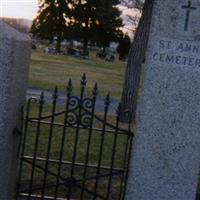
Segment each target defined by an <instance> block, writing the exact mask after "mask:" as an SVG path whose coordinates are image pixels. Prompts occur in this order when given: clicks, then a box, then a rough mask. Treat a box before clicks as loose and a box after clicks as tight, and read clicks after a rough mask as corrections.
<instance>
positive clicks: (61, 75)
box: [29, 50, 125, 98]
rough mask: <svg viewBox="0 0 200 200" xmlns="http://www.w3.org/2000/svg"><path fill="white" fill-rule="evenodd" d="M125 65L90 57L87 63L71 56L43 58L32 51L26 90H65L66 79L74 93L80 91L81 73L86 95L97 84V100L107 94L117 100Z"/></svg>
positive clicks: (40, 53)
mask: <svg viewBox="0 0 200 200" xmlns="http://www.w3.org/2000/svg"><path fill="white" fill-rule="evenodd" d="M124 71H125V64H124V63H123V62H120V61H118V60H117V58H116V61H114V62H113V63H109V62H105V61H103V60H101V59H98V58H96V57H95V53H94V52H92V53H91V58H90V60H84V59H81V58H76V57H72V56H64V55H47V54H44V53H43V52H42V51H39V50H37V51H33V52H32V59H31V67H30V76H29V86H31V87H38V88H45V89H52V88H54V87H55V85H58V87H59V89H60V90H65V88H66V83H67V82H68V80H69V78H71V79H72V80H73V85H74V91H75V92H77V93H78V91H79V89H80V78H81V76H82V74H83V73H84V72H85V73H86V75H87V79H88V86H87V88H88V91H91V90H92V88H93V85H94V83H95V82H98V84H99V93H100V96H104V95H106V94H107V93H108V92H109V93H110V94H111V97H113V98H120V97H121V92H122V86H123V79H124Z"/></svg>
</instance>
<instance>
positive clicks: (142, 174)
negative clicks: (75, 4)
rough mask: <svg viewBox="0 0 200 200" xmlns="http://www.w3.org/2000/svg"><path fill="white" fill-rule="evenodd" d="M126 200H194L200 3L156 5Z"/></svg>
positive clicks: (199, 156)
mask: <svg viewBox="0 0 200 200" xmlns="http://www.w3.org/2000/svg"><path fill="white" fill-rule="evenodd" d="M142 77H143V78H142V79H143V81H142V83H141V94H140V96H139V100H138V110H137V120H136V122H137V123H136V125H137V130H136V138H135V142H134V145H133V153H132V158H131V164H130V173H129V178H128V186H127V191H126V200H195V195H196V190H197V183H198V173H199V167H200V1H199V0H193V1H188V0H173V1H172V0H164V1H163V0H155V2H154V9H153V16H152V24H151V30H150V36H149V44H148V49H147V54H146V64H145V66H144V70H143V74H142Z"/></svg>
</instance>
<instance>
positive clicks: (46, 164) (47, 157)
mask: <svg viewBox="0 0 200 200" xmlns="http://www.w3.org/2000/svg"><path fill="white" fill-rule="evenodd" d="M57 98H58V88H57V86H56V87H55V90H54V94H53V102H52V104H53V106H52V117H51V125H50V130H49V131H50V132H49V140H48V146H47V154H46V163H45V170H44V171H45V173H44V181H43V187H42V195H41V196H42V199H44V195H45V188H46V181H47V172H48V169H49V158H50V150H51V141H52V136H53V128H54V120H55V112H56V103H57Z"/></svg>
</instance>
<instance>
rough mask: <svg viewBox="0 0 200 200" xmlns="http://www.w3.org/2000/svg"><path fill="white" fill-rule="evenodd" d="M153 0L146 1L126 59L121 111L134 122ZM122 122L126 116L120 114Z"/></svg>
mask: <svg viewBox="0 0 200 200" xmlns="http://www.w3.org/2000/svg"><path fill="white" fill-rule="evenodd" d="M153 2H154V0H146V1H145V4H144V7H143V13H142V17H141V19H140V22H139V26H138V28H137V30H136V33H135V37H134V41H133V43H132V45H131V49H130V52H129V57H128V64H127V68H126V72H125V80H124V87H123V93H122V99H121V101H122V110H123V111H125V110H129V111H130V114H131V118H132V120H133V121H134V120H135V111H136V103H137V102H136V101H137V93H138V89H139V88H138V87H139V81H140V74H141V67H142V63H143V61H144V60H145V53H146V48H147V43H148V38H149V30H150V24H151V16H152V10H153ZM121 120H122V121H126V116H125V115H123V114H122V116H121Z"/></svg>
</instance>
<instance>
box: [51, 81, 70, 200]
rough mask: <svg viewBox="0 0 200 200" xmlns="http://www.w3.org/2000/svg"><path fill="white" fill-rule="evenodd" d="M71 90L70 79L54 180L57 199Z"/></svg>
mask: <svg viewBox="0 0 200 200" xmlns="http://www.w3.org/2000/svg"><path fill="white" fill-rule="evenodd" d="M71 92H72V81H71V79H70V80H69V82H68V86H67V100H66V105H65V108H66V111H65V118H64V127H63V133H62V142H61V148H60V156H59V162H60V163H59V165H58V173H57V180H56V189H55V194H54V198H55V199H57V196H58V184H59V181H60V173H61V166H62V163H61V161H62V160H63V150H64V145H65V137H66V128H67V127H66V124H67V118H68V110H69V101H70V100H69V99H70V96H71Z"/></svg>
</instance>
